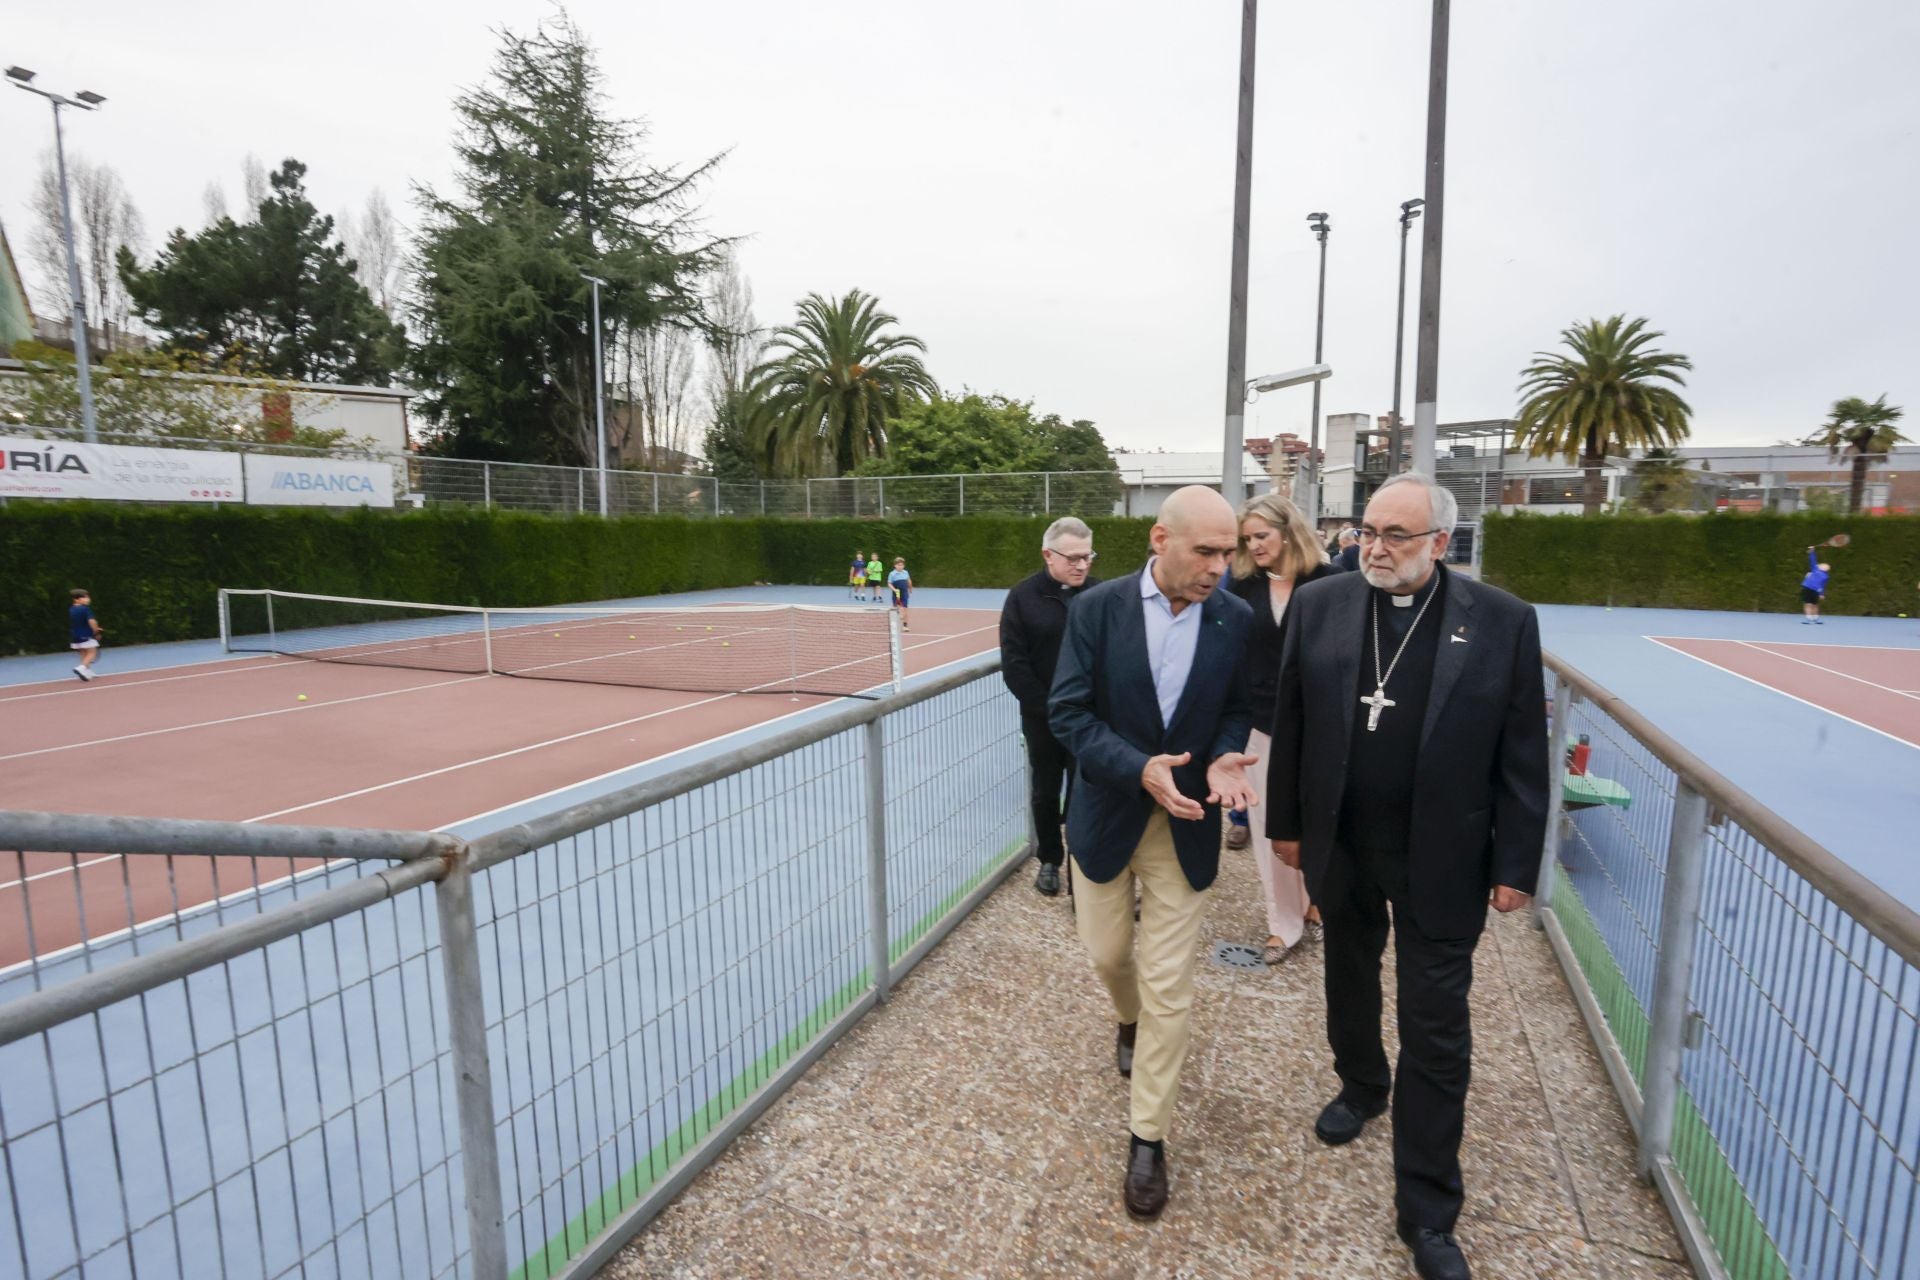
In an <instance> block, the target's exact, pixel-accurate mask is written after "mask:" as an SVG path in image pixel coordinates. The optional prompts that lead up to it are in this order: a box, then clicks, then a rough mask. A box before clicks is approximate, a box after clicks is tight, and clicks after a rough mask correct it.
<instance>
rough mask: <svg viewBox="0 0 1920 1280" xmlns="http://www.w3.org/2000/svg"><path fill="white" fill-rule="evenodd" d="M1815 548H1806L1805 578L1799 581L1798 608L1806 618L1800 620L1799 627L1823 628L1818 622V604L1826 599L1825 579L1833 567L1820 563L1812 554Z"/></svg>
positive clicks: (1822, 624) (1822, 623) (1818, 558)
mask: <svg viewBox="0 0 1920 1280" xmlns="http://www.w3.org/2000/svg"><path fill="white" fill-rule="evenodd" d="M1814 551H1815V548H1813V547H1808V548H1807V576H1806V577H1804V578H1802V579H1800V608H1801V611H1802V612H1804V613H1805V614H1806V615H1807V616H1806V617H1804V618H1802V619H1800V625H1801V626H1803V627H1804V626H1809V625H1811V626H1816V627H1824V626H1825V625H1827V624H1826V623H1824V622H1822V621H1820V602H1821V601H1822V600H1824V599H1826V598H1827V577H1828V575H1829V574H1831V572H1832V570H1833V566H1832V565H1829V564H1824V563H1822V562H1821V560H1820V557H1819V556H1818V555H1816V554H1814Z"/></svg>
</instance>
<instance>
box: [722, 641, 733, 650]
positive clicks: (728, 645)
mask: <svg viewBox="0 0 1920 1280" xmlns="http://www.w3.org/2000/svg"><path fill="white" fill-rule="evenodd" d="M720 647H721V648H722V649H731V648H733V641H731V640H722V641H721V642H720Z"/></svg>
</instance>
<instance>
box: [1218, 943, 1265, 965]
mask: <svg viewBox="0 0 1920 1280" xmlns="http://www.w3.org/2000/svg"><path fill="white" fill-rule="evenodd" d="M1213 962H1214V963H1215V964H1217V965H1219V966H1220V967H1221V968H1222V969H1264V968H1266V967H1267V966H1266V964H1265V963H1264V962H1263V961H1262V960H1261V959H1260V952H1259V951H1258V950H1256V949H1255V948H1253V947H1249V946H1247V945H1246V944H1245V943H1243V942H1216V943H1214V944H1213Z"/></svg>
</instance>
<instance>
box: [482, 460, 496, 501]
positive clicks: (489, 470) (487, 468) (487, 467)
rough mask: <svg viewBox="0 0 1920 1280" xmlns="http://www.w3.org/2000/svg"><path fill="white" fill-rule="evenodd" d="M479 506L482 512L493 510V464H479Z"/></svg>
mask: <svg viewBox="0 0 1920 1280" xmlns="http://www.w3.org/2000/svg"><path fill="white" fill-rule="evenodd" d="M480 506H481V508H482V509H483V510H491V509H492V508H493V464H492V463H491V462H483V463H481V464H480Z"/></svg>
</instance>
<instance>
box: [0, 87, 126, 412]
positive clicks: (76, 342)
mask: <svg viewBox="0 0 1920 1280" xmlns="http://www.w3.org/2000/svg"><path fill="white" fill-rule="evenodd" d="M7 79H9V80H11V81H13V87H14V88H16V89H24V90H26V91H27V92H28V93H35V94H39V95H40V96H41V97H43V98H45V99H46V100H47V104H48V105H49V106H51V107H52V108H53V154H54V158H55V160H56V162H57V163H58V166H59V173H60V234H61V237H62V239H64V240H65V241H66V249H67V291H68V293H69V294H71V295H72V303H73V360H74V366H75V368H74V372H75V373H76V374H77V375H78V378H79V382H80V427H81V432H82V434H83V435H84V436H85V438H86V441H87V443H88V444H97V443H99V440H100V435H99V432H98V430H97V428H96V426H95V421H94V412H93V365H92V363H91V361H90V360H89V359H88V356H87V301H86V295H85V294H84V293H83V292H81V289H80V259H79V258H78V257H77V256H76V255H75V253H74V249H73V202H72V200H71V198H70V197H69V196H68V193H67V142H66V135H65V133H64V132H63V131H62V130H61V128H60V108H62V107H76V108H78V109H79V110H81V111H92V110H93V109H94V108H96V107H98V106H99V105H100V104H101V103H103V102H105V101H106V98H105V97H104V96H103V95H101V94H98V93H95V92H94V91H93V90H91V89H82V90H81V91H80V92H79V93H78V94H76V95H75V96H74V97H71V98H69V97H67V96H66V95H65V94H62V93H54V92H52V91H50V90H47V89H38V88H35V87H34V84H33V72H31V71H29V70H27V69H26V68H25V67H8V68H7Z"/></svg>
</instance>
